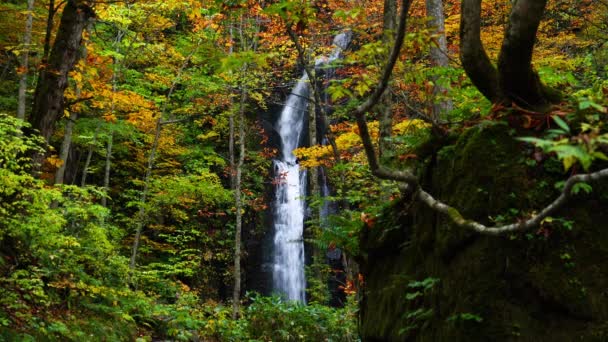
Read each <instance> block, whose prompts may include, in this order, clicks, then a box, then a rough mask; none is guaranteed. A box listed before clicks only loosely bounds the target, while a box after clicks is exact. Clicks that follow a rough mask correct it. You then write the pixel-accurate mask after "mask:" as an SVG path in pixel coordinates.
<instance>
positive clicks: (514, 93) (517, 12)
mask: <svg viewBox="0 0 608 342" xmlns="http://www.w3.org/2000/svg"><path fill="white" fill-rule="evenodd" d="M546 4H547V0H518V1H515V3H514V4H513V9H512V10H511V14H510V16H509V24H508V26H507V30H506V32H505V36H504V40H503V43H502V48H501V51H500V57H499V59H498V82H499V87H500V88H501V90H502V93H503V95H504V96H505V98H506V100H508V101H509V102H515V103H516V104H518V105H519V106H521V107H524V108H531V109H536V108H538V107H543V106H545V105H547V104H548V103H549V100H548V99H547V96H546V95H547V94H546V93H545V91H544V87H543V85H542V83H541V82H540V79H539V78H538V75H537V74H536V72H535V71H534V70H532V53H533V51H534V42H535V41H536V31H537V30H538V26H539V25H540V21H541V19H542V17H543V13H544V10H545V6H546Z"/></svg>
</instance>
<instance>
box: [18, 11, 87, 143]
mask: <svg viewBox="0 0 608 342" xmlns="http://www.w3.org/2000/svg"><path fill="white" fill-rule="evenodd" d="M93 17H94V13H93V10H92V9H91V8H90V7H89V6H88V5H86V4H84V3H82V2H79V1H76V0H68V1H67V3H66V5H65V8H64V10H63V14H62V16H61V23H60V24H59V30H58V32H57V37H56V39H55V44H53V49H52V51H51V54H50V56H49V61H48V65H47V66H46V68H44V69H42V70H41V71H40V77H39V79H38V85H37V86H36V93H35V96H34V108H33V110H32V115H31V116H30V120H29V121H30V123H31V124H32V127H33V128H35V129H38V130H39V131H40V133H41V135H42V136H43V137H44V139H45V140H46V141H47V142H48V141H49V138H50V137H51V135H52V134H53V126H54V124H55V122H56V121H57V120H58V119H59V118H60V117H61V115H62V114H63V93H64V91H65V88H66V87H67V85H68V73H69V72H70V71H71V70H72V68H73V67H74V64H75V63H76V61H77V60H78V58H79V55H80V53H79V52H80V45H81V42H82V31H83V30H84V28H85V26H86V24H87V22H88V21H89V19H91V18H93Z"/></svg>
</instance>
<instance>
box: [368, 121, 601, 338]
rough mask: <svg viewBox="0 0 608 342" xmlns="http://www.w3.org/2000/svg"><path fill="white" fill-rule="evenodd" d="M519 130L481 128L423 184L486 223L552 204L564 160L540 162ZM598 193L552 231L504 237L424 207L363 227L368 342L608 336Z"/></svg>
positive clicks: (430, 168) (399, 209) (565, 211)
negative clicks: (517, 136)
mask: <svg viewBox="0 0 608 342" xmlns="http://www.w3.org/2000/svg"><path fill="white" fill-rule="evenodd" d="M508 132H509V129H508V127H506V126H502V125H488V126H485V127H481V126H480V127H474V128H471V129H469V130H468V131H467V132H466V133H464V134H463V135H461V136H460V137H459V138H458V139H457V141H456V143H455V144H453V145H449V146H444V147H442V148H441V149H439V151H438V152H437V153H436V154H435V155H434V156H433V157H429V159H428V162H427V166H426V173H424V176H423V182H422V183H423V186H424V187H425V189H428V190H430V192H431V193H432V194H434V195H435V196H437V197H438V198H440V199H442V200H443V201H445V202H447V203H449V204H451V205H453V206H455V207H457V208H459V209H460V210H461V212H462V213H463V214H464V215H465V216H466V217H470V218H474V219H477V220H480V221H482V222H486V223H489V218H488V217H490V216H491V217H493V218H494V219H496V220H501V219H504V220H506V221H512V220H514V219H515V218H516V217H518V216H521V214H522V213H530V212H531V210H533V209H534V208H542V207H544V206H545V205H546V204H547V203H549V201H550V200H552V199H553V198H554V196H555V190H553V184H554V183H555V182H556V180H558V179H560V178H561V179H563V178H564V176H563V175H560V174H559V173H560V172H561V169H560V168H561V165H559V164H558V163H556V162H552V161H551V160H546V161H544V162H542V163H540V164H537V165H530V164H531V162H530V160H531V159H530V158H529V157H528V156H527V154H528V155H529V154H530V153H529V152H530V151H525V147H524V146H523V145H522V143H521V142H518V141H516V140H514V138H513V137H512V136H510V135H509V133H508ZM556 164H557V165H556ZM593 190H594V191H593V193H592V194H591V195H585V196H576V197H574V198H572V199H571V200H570V201H569V202H568V204H567V205H566V206H565V207H563V208H562V209H561V210H560V211H559V212H557V213H555V214H554V215H553V217H554V219H553V220H552V222H546V223H545V224H544V225H543V228H540V229H534V230H532V231H528V232H525V233H521V234H514V235H509V236H504V237H485V236H480V235H478V234H476V233H473V232H469V231H464V230H462V229H459V228H456V227H454V225H452V224H451V223H450V222H449V221H448V219H447V218H445V217H443V216H440V215H437V214H436V213H434V212H432V211H430V210H429V209H427V208H426V207H424V206H421V205H417V204H414V205H412V206H410V207H409V208H407V207H408V205H406V204H404V203H400V204H397V205H394V206H393V207H392V208H390V209H389V210H387V211H386V213H385V214H384V215H383V217H381V218H380V219H379V221H378V223H377V224H376V225H375V226H374V227H372V228H364V231H363V233H362V234H361V241H360V242H361V250H362V251H363V252H362V255H361V263H362V265H361V271H362V273H363V276H364V279H365V285H364V292H363V300H362V303H361V312H360V314H361V333H362V336H363V339H364V340H366V341H406V340H410V341H510V340H524V341H606V340H608V191H607V187H606V186H605V185H602V184H593ZM499 215H502V216H499ZM568 221H571V222H573V223H570V222H568ZM429 278H435V279H439V281H437V282H434V281H432V279H429ZM425 279H427V282H426V283H424V284H422V283H416V281H418V282H421V281H423V280H425ZM433 283H434V284H433Z"/></svg>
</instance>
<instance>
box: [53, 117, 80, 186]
mask: <svg viewBox="0 0 608 342" xmlns="http://www.w3.org/2000/svg"><path fill="white" fill-rule="evenodd" d="M76 119H78V113H72V114H71V115H70V117H69V118H68V122H67V123H66V124H65V133H64V134H63V142H62V143H61V150H60V151H59V158H60V159H61V161H63V163H61V166H60V167H59V168H58V169H57V171H55V184H63V179H64V177H65V169H66V167H67V165H66V164H67V161H68V155H69V153H70V146H71V144H72V131H73V129H74V124H75V123H76Z"/></svg>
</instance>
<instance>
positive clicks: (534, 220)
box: [417, 169, 608, 236]
mask: <svg viewBox="0 0 608 342" xmlns="http://www.w3.org/2000/svg"><path fill="white" fill-rule="evenodd" d="M607 177H608V169H602V170H600V171H597V172H593V173H586V174H579V175H575V176H572V177H570V178H568V180H567V181H566V184H565V186H564V189H563V190H562V193H561V194H560V195H559V196H558V197H557V198H556V199H555V200H554V201H553V202H551V203H550V204H549V205H548V206H546V207H545V208H543V209H542V210H541V211H540V212H539V213H538V214H536V215H534V216H533V217H531V218H529V219H527V220H525V221H521V222H518V223H511V224H506V225H502V226H495V227H488V226H485V225H483V224H481V223H479V222H476V221H473V220H467V219H465V218H464V217H463V216H462V214H461V213H460V212H459V211H458V210H457V209H455V208H454V207H451V206H449V205H447V204H445V203H443V202H441V201H439V200H437V199H435V198H433V196H431V195H430V194H429V193H427V192H426V191H424V190H423V189H421V188H419V189H418V193H417V197H418V199H419V200H421V201H422V202H423V203H424V204H426V205H427V206H429V207H430V208H431V209H433V210H435V211H437V212H440V213H442V214H444V215H447V216H448V217H449V218H450V219H451V220H452V222H454V223H455V224H456V225H457V226H459V227H462V228H467V229H472V230H474V231H476V232H478V233H480V234H484V235H492V236H498V235H504V234H508V233H515V232H521V231H525V230H528V229H530V228H533V227H536V226H538V225H539V224H540V223H541V222H542V220H543V219H545V218H546V217H547V216H549V215H550V214H551V213H553V212H555V211H556V210H557V209H558V208H559V207H561V206H562V205H564V203H566V201H567V200H568V198H569V197H570V195H571V192H572V188H573V187H574V185H575V184H577V183H581V182H593V181H598V180H600V179H603V178H607Z"/></svg>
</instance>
